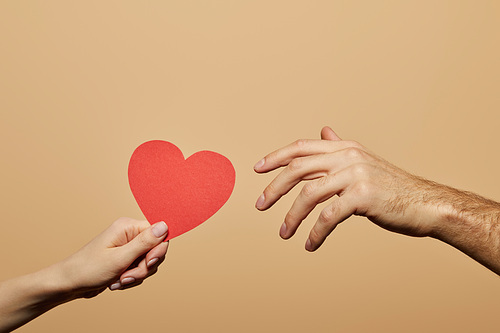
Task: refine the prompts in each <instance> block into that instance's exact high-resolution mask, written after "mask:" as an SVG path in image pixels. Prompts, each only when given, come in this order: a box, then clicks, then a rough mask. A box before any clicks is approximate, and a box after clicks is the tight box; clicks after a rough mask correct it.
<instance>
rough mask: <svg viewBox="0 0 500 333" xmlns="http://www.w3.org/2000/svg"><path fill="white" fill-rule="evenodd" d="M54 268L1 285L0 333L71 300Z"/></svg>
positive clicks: (59, 274) (57, 271)
mask: <svg viewBox="0 0 500 333" xmlns="http://www.w3.org/2000/svg"><path fill="white" fill-rule="evenodd" d="M61 273H62V272H61V270H60V267H59V266H58V265H54V266H51V267H48V268H45V269H43V270H40V271H38V272H36V273H32V274H28V275H24V276H21V277H17V278H14V279H11V280H7V281H5V282H2V283H0V295H1V297H0V332H2V333H3V332H10V331H12V330H14V329H16V328H18V327H20V326H22V325H24V324H25V323H27V322H29V321H31V320H32V319H34V318H36V317H38V316H40V315H41V314H43V313H45V312H47V311H48V310H50V309H52V308H54V307H55V306H57V305H59V304H62V303H65V302H67V301H69V300H71V299H72V297H73V296H72V294H71V293H68V291H67V290H65V289H64V284H63V283H62V281H61V277H62V274H61Z"/></svg>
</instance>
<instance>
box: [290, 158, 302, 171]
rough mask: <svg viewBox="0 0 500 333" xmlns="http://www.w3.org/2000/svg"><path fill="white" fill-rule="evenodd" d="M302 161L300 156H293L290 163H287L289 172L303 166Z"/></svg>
mask: <svg viewBox="0 0 500 333" xmlns="http://www.w3.org/2000/svg"><path fill="white" fill-rule="evenodd" d="M303 164H304V163H303V161H302V159H301V158H294V159H293V160H292V161H291V162H290V163H288V170H289V171H290V172H292V173H293V172H296V171H298V170H300V169H301V168H302V166H303Z"/></svg>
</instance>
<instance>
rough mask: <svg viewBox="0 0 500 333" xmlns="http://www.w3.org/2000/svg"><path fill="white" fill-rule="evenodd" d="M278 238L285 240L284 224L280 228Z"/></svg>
mask: <svg viewBox="0 0 500 333" xmlns="http://www.w3.org/2000/svg"><path fill="white" fill-rule="evenodd" d="M280 236H281V238H285V236H286V223H284V222H283V224H282V225H281V228H280Z"/></svg>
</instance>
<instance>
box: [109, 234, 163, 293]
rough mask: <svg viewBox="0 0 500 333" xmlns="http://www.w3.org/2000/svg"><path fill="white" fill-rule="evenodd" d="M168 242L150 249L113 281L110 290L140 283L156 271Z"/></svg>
mask: <svg viewBox="0 0 500 333" xmlns="http://www.w3.org/2000/svg"><path fill="white" fill-rule="evenodd" d="M168 244H169V242H168V241H167V242H162V243H160V244H158V245H157V246H155V247H154V248H153V249H151V250H150V251H149V252H148V253H147V254H146V255H145V256H144V258H142V259H141V260H140V261H139V263H138V264H137V265H136V266H134V267H131V268H129V269H128V270H127V271H125V272H123V273H122V275H121V276H120V279H119V280H117V281H115V282H114V283H113V284H112V285H111V286H110V289H111V290H116V289H126V288H127V289H128V288H130V287H135V286H137V285H139V284H141V283H142V282H143V281H144V280H145V279H147V278H148V277H150V276H151V275H153V274H155V273H156V272H157V271H158V266H159V265H160V264H161V263H162V262H163V261H164V260H165V256H166V253H167V249H168Z"/></svg>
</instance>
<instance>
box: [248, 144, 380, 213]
mask: <svg viewBox="0 0 500 333" xmlns="http://www.w3.org/2000/svg"><path fill="white" fill-rule="evenodd" d="M371 159H372V157H371V156H370V155H369V154H368V153H367V152H365V151H364V150H363V149H360V148H356V147H349V148H345V149H341V150H338V151H335V152H333V153H327V154H317V155H313V156H307V157H299V158H295V159H293V160H292V161H291V162H290V163H289V164H288V165H287V166H286V167H285V168H284V169H283V171H281V172H280V173H279V174H278V175H277V176H276V178H275V179H274V180H273V181H272V182H271V183H270V184H269V185H268V186H267V187H266V188H265V189H264V192H263V193H262V194H261V195H260V196H259V198H258V199H257V202H256V204H255V207H256V208H257V209H259V210H266V209H268V208H270V207H271V206H272V205H274V203H276V201H278V200H279V199H280V198H281V197H282V196H283V195H285V194H287V193H288V192H289V191H290V190H291V189H292V188H293V187H294V186H295V185H297V184H298V183H299V182H300V181H302V180H312V179H316V178H319V177H325V176H327V175H328V174H333V173H336V172H338V171H340V170H343V169H346V168H348V167H349V166H353V165H356V164H359V163H362V162H363V161H368V160H371Z"/></svg>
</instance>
